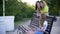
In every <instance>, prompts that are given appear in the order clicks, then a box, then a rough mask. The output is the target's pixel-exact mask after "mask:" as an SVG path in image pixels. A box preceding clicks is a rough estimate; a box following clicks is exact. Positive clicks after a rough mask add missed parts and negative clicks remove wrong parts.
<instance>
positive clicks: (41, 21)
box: [39, 14, 46, 27]
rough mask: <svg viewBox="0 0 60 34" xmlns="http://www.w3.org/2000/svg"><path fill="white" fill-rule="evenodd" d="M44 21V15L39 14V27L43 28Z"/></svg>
mask: <svg viewBox="0 0 60 34" xmlns="http://www.w3.org/2000/svg"><path fill="white" fill-rule="evenodd" d="M45 20H46V15H44V14H41V18H40V21H39V25H40V26H42V27H43V23H44V21H45Z"/></svg>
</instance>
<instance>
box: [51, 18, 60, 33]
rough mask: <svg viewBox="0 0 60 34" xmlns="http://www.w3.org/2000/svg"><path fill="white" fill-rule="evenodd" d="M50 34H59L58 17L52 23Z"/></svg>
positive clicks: (59, 23) (59, 20)
mask: <svg viewBox="0 0 60 34" xmlns="http://www.w3.org/2000/svg"><path fill="white" fill-rule="evenodd" d="M51 34H60V17H57V21H56V22H54V23H53V27H52V31H51Z"/></svg>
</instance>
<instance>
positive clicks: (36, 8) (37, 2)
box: [35, 1, 40, 10]
mask: <svg viewBox="0 0 60 34" xmlns="http://www.w3.org/2000/svg"><path fill="white" fill-rule="evenodd" d="M37 3H40V1H37V2H36V4H35V9H36V10H37Z"/></svg>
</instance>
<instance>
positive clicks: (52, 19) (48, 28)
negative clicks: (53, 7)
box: [18, 15, 56, 34]
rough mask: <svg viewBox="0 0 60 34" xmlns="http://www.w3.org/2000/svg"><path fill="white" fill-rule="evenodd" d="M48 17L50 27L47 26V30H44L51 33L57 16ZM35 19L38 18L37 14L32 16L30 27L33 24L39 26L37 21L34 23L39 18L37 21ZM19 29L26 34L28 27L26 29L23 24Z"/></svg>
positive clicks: (48, 33)
mask: <svg viewBox="0 0 60 34" xmlns="http://www.w3.org/2000/svg"><path fill="white" fill-rule="evenodd" d="M46 17H47V21H48V27H47V29H46V32H44V34H50V32H51V29H52V25H53V22H54V21H56V20H55V19H56V17H51V16H46ZM38 18H39V17H38ZM35 19H36V15H33V16H32V18H31V23H30V25H29V27H32V25H33V26H36V27H39V26H38V25H37V23H33V22H38V20H37V21H36V20H35ZM34 20H35V21H34ZM18 30H19V31H22V32H23V34H26V31H28V29H26V28H25V27H24V26H22V25H21V26H19V27H18ZM20 34H21V32H20Z"/></svg>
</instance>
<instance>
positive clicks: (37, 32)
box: [35, 31, 43, 34]
mask: <svg viewBox="0 0 60 34" xmlns="http://www.w3.org/2000/svg"><path fill="white" fill-rule="evenodd" d="M35 34H43V32H40V31H35Z"/></svg>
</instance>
